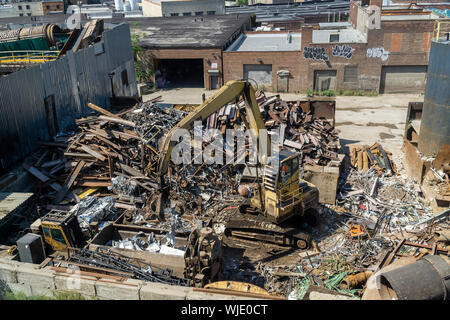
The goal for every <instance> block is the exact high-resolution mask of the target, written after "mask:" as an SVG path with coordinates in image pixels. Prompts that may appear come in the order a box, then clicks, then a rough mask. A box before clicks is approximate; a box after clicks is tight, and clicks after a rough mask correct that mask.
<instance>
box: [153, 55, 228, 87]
mask: <svg viewBox="0 0 450 320" xmlns="http://www.w3.org/2000/svg"><path fill="white" fill-rule="evenodd" d="M146 52H147V55H148V56H149V58H150V59H149V60H151V61H154V60H155V59H203V79H204V87H205V88H206V89H209V87H210V81H209V80H210V79H209V74H208V70H213V68H212V64H213V63H217V69H214V70H219V87H220V86H222V85H223V82H222V79H223V75H222V74H223V73H222V50H221V49H218V48H217V49H146ZM150 67H153V66H150Z"/></svg>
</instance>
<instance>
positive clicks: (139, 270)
mask: <svg viewBox="0 0 450 320" xmlns="http://www.w3.org/2000/svg"><path fill="white" fill-rule="evenodd" d="M72 250H74V249H72ZM68 262H75V263H78V264H81V265H88V266H92V267H96V268H102V269H103V270H104V271H107V272H108V273H110V274H117V275H121V276H123V275H127V276H130V277H132V278H135V279H139V280H145V281H150V282H159V283H164V284H171V285H178V286H188V280H187V279H184V278H180V277H176V276H174V275H173V274H172V271H171V270H169V269H162V268H158V267H156V266H152V265H149V264H146V263H143V262H141V261H139V260H138V259H133V258H130V257H127V256H124V255H122V254H119V253H117V252H113V251H111V250H106V249H102V248H97V249H96V250H95V251H91V250H88V249H79V250H76V251H75V253H73V254H71V255H70V257H69V259H68Z"/></svg>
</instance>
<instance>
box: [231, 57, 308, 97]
mask: <svg viewBox="0 0 450 320" xmlns="http://www.w3.org/2000/svg"><path fill="white" fill-rule="evenodd" d="M301 57H302V53H301V52H298V51H288V52H224V53H223V63H224V74H223V77H224V82H227V81H230V80H238V79H243V78H244V65H245V64H253V65H255V64H256V65H257V64H264V65H267V64H270V65H272V87H271V88H267V90H273V91H275V90H276V89H277V72H278V71H279V70H289V72H290V77H289V92H300V91H301V90H302V88H303V87H304V82H305V80H306V79H305V78H304V76H303V75H304V73H305V71H306V65H305V64H304V63H301V59H302V58H301ZM259 59H261V60H262V62H259V61H258V60H259Z"/></svg>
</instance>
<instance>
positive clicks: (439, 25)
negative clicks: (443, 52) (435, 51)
mask: <svg viewBox="0 0 450 320" xmlns="http://www.w3.org/2000/svg"><path fill="white" fill-rule="evenodd" d="M449 40H450V19H439V20H436V21H435V22H434V31H433V41H435V42H443V41H449Z"/></svg>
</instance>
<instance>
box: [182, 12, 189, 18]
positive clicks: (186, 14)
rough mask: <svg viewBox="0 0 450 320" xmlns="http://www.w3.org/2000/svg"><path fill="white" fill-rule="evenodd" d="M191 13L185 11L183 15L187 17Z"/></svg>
mask: <svg viewBox="0 0 450 320" xmlns="http://www.w3.org/2000/svg"><path fill="white" fill-rule="evenodd" d="M190 15H191V13H190V12H183V16H185V17H188V16H190Z"/></svg>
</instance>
